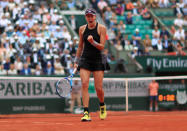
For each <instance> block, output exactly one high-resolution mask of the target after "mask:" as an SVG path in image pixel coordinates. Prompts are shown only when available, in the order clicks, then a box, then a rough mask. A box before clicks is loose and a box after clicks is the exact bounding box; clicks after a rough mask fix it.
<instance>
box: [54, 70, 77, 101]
mask: <svg viewBox="0 0 187 131" xmlns="http://www.w3.org/2000/svg"><path fill="white" fill-rule="evenodd" d="M76 71H77V68H75V69H74V70H73V72H72V74H71V75H70V76H68V77H64V78H62V79H60V80H58V81H57V83H56V93H57V95H59V96H60V97H61V98H66V97H68V96H69V95H70V93H71V91H72V84H73V82H72V81H73V80H72V79H73V75H74V74H75V73H76Z"/></svg>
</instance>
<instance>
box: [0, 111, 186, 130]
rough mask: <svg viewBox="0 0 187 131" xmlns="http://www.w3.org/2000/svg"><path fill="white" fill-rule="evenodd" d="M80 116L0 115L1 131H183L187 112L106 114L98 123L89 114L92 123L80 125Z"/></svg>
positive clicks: (95, 114) (95, 115)
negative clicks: (104, 118)
mask: <svg viewBox="0 0 187 131" xmlns="http://www.w3.org/2000/svg"><path fill="white" fill-rule="evenodd" d="M81 116H82V115H80V114H16V115H0V131H139V130H142V131H162V130H164V131H186V130H187V111H170V112H166V111H163V112H148V111H130V112H128V113H125V112H108V117H107V119H106V120H100V119H99V117H98V112H96V113H91V118H92V121H91V122H81V121H80V117H81Z"/></svg>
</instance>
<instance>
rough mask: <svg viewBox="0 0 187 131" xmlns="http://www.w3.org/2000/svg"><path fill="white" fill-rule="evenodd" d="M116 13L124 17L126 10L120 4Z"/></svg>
mask: <svg viewBox="0 0 187 131" xmlns="http://www.w3.org/2000/svg"><path fill="white" fill-rule="evenodd" d="M115 13H116V14H117V15H119V16H122V15H123V14H124V8H123V6H122V5H121V4H120V3H118V4H117V7H116V12H115Z"/></svg>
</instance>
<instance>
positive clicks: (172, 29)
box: [170, 25, 176, 35]
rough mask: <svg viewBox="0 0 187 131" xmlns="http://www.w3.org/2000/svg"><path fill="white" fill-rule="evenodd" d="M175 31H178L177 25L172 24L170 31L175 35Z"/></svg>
mask: <svg viewBox="0 0 187 131" xmlns="http://www.w3.org/2000/svg"><path fill="white" fill-rule="evenodd" d="M175 32H176V29H175V26H174V25H172V26H171V27H170V33H171V34H172V35H174V34H175Z"/></svg>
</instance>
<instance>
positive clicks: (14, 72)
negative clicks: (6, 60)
mask: <svg viewBox="0 0 187 131" xmlns="http://www.w3.org/2000/svg"><path fill="white" fill-rule="evenodd" d="M17 74H18V73H17V70H16V69H15V66H14V64H10V69H9V70H8V71H7V75H17Z"/></svg>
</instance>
